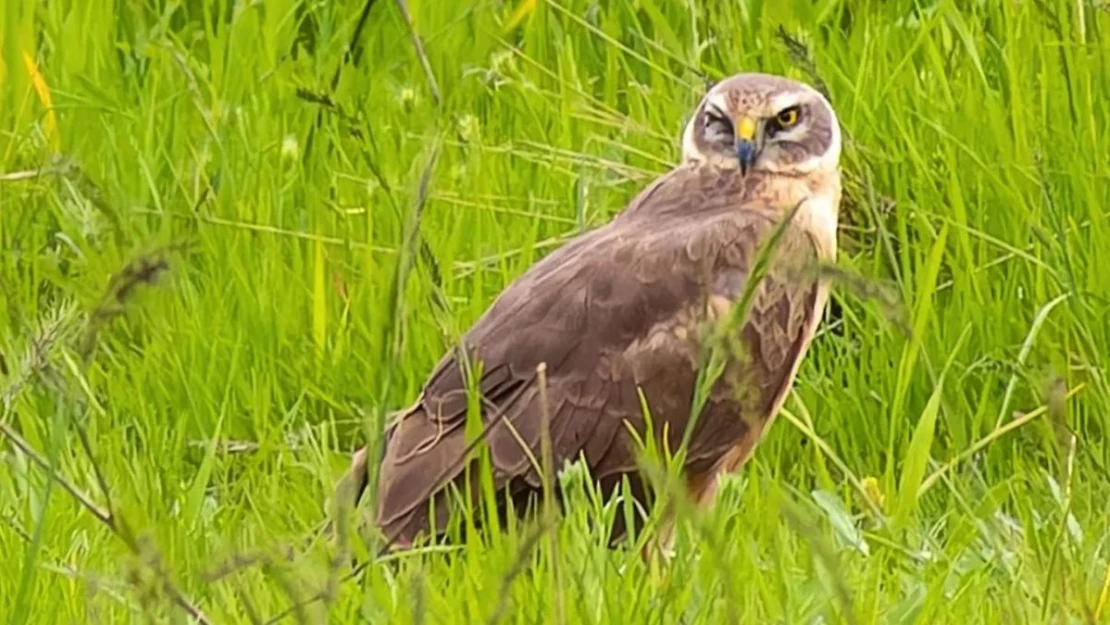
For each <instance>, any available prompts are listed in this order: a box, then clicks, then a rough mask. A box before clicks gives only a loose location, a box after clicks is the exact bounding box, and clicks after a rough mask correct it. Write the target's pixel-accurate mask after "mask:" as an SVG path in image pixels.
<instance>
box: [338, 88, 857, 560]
mask: <svg viewBox="0 0 1110 625" xmlns="http://www.w3.org/2000/svg"><path fill="white" fill-rule="evenodd" d="M840 143H841V139H840V129H839V126H838V122H837V119H836V115H835V113H834V112H833V110H832V107H831V106H830V105H829V102H828V101H827V100H826V99H825V98H824V97H823V96H822V95H821V94H820V93H818V92H817V91H816V90H814V89H812V88H810V87H809V86H806V85H803V84H801V83H798V82H794V81H792V80H788V79H786V78H782V77H778V76H771V75H766V74H738V75H735V76H733V77H731V78H729V79H727V80H724V81H722V82H720V83H717V84H716V85H715V86H714V87H713V88H712V89H711V90H710V92H709V93H708V94H706V96H705V98H704V99H703V100H702V102H701V103H700V105H699V106H698V108H697V110H696V112H695V114H694V116H693V118H692V119H691V120H690V122H689V123H688V124H687V126H686V129H685V132H684V136H683V142H682V147H683V162H682V164H681V165H679V166H677V167H675V168H674V169H673V170H671V171H670V172H668V173H666V174H664V175H663V176H661V177H660V178H659V179H657V180H656V181H655V182H653V183H652V184H651V185H650V186H648V187H647V188H646V189H645V190H643V191H642V192H641V193H640V194H639V196H637V197H636V198H635V199H634V200H633V201H632V203H631V204H630V205H629V206H628V207H627V208H626V209H625V210H624V211H623V212H621V213H620V214H619V215H618V216H617V217H616V218H614V219H613V220H612V221H611V222H610V223H609V224H607V225H605V226H603V227H601V228H598V229H596V230H593V231H591V232H588V233H585V234H583V235H581V236H580V237H578V238H577V239H575V240H573V241H572V242H570V243H568V244H567V245H565V246H563V247H561V248H559V249H558V250H556V251H554V252H553V253H551V254H550V255H548V256H547V257H545V258H544V259H543V260H541V261H540V262H538V263H537V264H535V265H534V266H532V267H531V268H530V269H529V270H528V271H527V272H525V273H524V274H523V275H522V276H520V277H519V278H518V279H517V280H516V281H515V282H513V283H512V284H511V285H509V287H508V288H506V289H505V291H504V292H503V293H501V295H500V296H499V297H498V298H497V299H496V301H495V302H494V303H493V305H492V306H491V307H490V308H489V309H488V310H487V311H486V312H485V314H484V315H483V316H482V317H481V318H480V319H479V320H478V321H477V322H476V323H475V325H474V326H473V327H472V328H471V329H470V330H469V331H468V332H467V333H466V334H465V336H464V337H463V342H462V344H463V345H465V346H466V353H467V354H466V358H463V357H462V356H463V355H462V354H460V352H459V350H458V349H456V350H452V351H451V352H450V353H448V354H447V355H446V356H445V357H444V358H443V359H442V360H441V361H440V363H439V364H438V366H437V367H436V368H435V370H434V371H433V372H432V374H431V376H430V377H429V378H428V380H427V382H426V384H425V385H424V389H423V392H422V393H421V395H420V397H419V399H418V400H417V401H416V403H415V404H414V405H412V406H411V407H409V408H407V409H406V410H404V411H402V412H401V413H400V414H399V415H398V417H397V418H396V419H395V420H394V421H393V422H392V423H390V425H389V427H388V429H387V431H386V442H385V453H384V457H383V459H382V461H381V465H380V469H379V471H378V473H379V480H378V500H377V524H378V527H379V528H380V529H381V530H382V532H383V533H384V534H385V535H386V536H387V537H389V538H390V539H392V540H393V541H394V543H395V544H398V545H401V546H407V545H411V544H412V542H413V541H414V540H415V539H416V538H417V537H418V536H420V535H428V534H431V535H435V534H437V533H439V532H441V531H443V530H444V525H445V522H446V520H447V511H448V509H449V504H450V502H451V501H450V498H449V496H448V494H447V492H448V491H447V489H445V486H447V485H449V484H451V483H454V484H456V485H461V484H460V482H461V481H462V479H463V475H464V468H465V467H466V466H467V464H468V463H473V462H475V461H474V460H472V459H471V457H470V456H466V457H465V458H464V452H465V451H466V449H467V446H468V441H467V438H466V435H465V434H464V430H465V427H464V425H465V421H466V412H467V390H466V389H467V384H466V374H465V373H464V371H463V369H464V367H463V364H462V361H463V360H468V361H469V366H470V367H472V368H474V370H477V367H478V363H479V361H480V363H481V364H480V367H481V375H480V378H479V379H478V380H477V381H476V387H477V388H478V390H480V392H481V406H482V408H481V413H482V421H483V423H484V425H485V428H486V435H485V441H486V443H487V444H488V446H489V450H490V457H491V459H492V466H493V470H494V475H493V480H494V484H495V486H496V487H498V488H499V489H504V490H500V492H502V493H503V494H506V493H507V495H508V496H509V497H512V498H514V499H517V500H520V499H521V498H523V497H526V496H528V495H530V494H534V493H535V492H536V491H537V490H538V489H540V488H541V479H540V472H539V471H538V470H537V467H536V465H535V462H534V461H535V459H538V458H540V445H541V424H542V423H544V422H545V419H546V422H547V423H549V427H550V431H551V438H550V441H551V451H552V452H553V458H554V460H555V463H556V467H559V466H561V465H562V464H563V463H564V461H574V460H578V459H584V460H585V463H586V465H587V466H588V468H589V470H590V472H591V474H592V476H593V478H594V479H595V480H596V481H597V482H598V483H599V484H600V485H601V487H602V488H603V490H604V492H606V493H608V492H611V490H612V489H613V488H614V487H615V486H616V485H617V484H618V483H619V482H620V480H621V478H622V477H628V478H629V479H630V481H631V483H632V484H633V485H634V487H635V488H636V490H637V492H638V493H641V494H643V495H644V496H645V497H647V496H648V493H647V489H646V487H645V485H644V484H645V482H644V480H642V479H641V478H640V476H639V472H638V466H637V463H636V452H635V443H634V437H633V435H632V434H631V433H630V432H629V427H628V426H631V429H633V430H635V431H636V432H637V433H638V434H640V435H643V433H644V431H645V423H644V416H643V410H642V406H641V398H640V395H639V393H640V392H642V393H643V396H644V398H645V399H646V403H647V407H648V410H649V411H650V414H651V418H652V421H653V424H654V428H653V431H654V432H655V433H656V436H657V438H658V437H662V436H664V435H663V434H662V433H663V432H666V433H667V434H666V436H667V437H668V438H669V440H668V441H667V444H669V446H670V448H671V449H672V450H673V449H676V448H677V447H678V444H679V442H680V441H681V440H682V438H683V435H684V432H685V429H686V428H685V426H686V425H687V423H688V422H689V419H690V416H691V407H692V404H693V396H694V389H695V384H696V379H697V365H698V363H699V361H700V360H699V359H700V358H701V356H702V355H704V354H703V350H705V349H707V347H708V343H707V341H706V340H705V337H706V333H705V328H706V327H707V326H706V324H707V322H711V321H712V320H714V319H720V318H721V317H722V315H724V314H725V313H726V312H727V311H729V310H730V309H731V307H732V306H733V305H734V304H735V303H736V302H737V301H738V299H739V298H740V295H741V293H743V292H744V289H745V285H746V284H747V279H748V277H749V272H750V271H751V269H752V263H753V260H754V259H755V257H756V255H757V253H758V250H759V248H760V246H761V245H763V244H764V243H765V241H766V240H767V238H768V237H769V236H770V235H771V233H772V232H773V231H774V230H775V228H776V226H777V225H778V224H779V223H780V222H781V221H782V220H783V219H784V217H786V216H787V214H788V213H791V212H792V211H793V209H795V208H796V209H797V210H796V211H794V212H793V218H792V219H791V221H790V223H789V224H788V225H787V226H786V227H785V228H784V229H783V232H782V236H781V239H780V241H779V243H778V244H777V246H776V247H775V252H774V254H773V256H772V258H773V262H772V263H771V264H770V267H769V269H768V271H767V274H766V275H765V277H764V278H763V280H762V281H760V282H759V283H758V286H757V287H756V288H755V290H754V297H753V299H752V300H751V305H750V309H749V312H748V315H747V317H746V319H745V320H744V321H743V324H742V325H741V326H740V327H739V328H737V331H736V333H735V334H736V336H735V337H734V338H739V344H740V346H741V347H742V350H743V351H742V357H739V358H734V359H732V360H731V361H730V362H729V363H728V366H727V368H726V370H725V374H724V375H722V376H721V377H720V378H719V380H718V381H717V383H716V384H715V386H714V387H713V388H712V392H711V393H710V397H709V400H708V402H707V404H706V405H705V407H704V409H703V411H702V413H701V414H700V415H699V416H698V417H697V421H696V425H695V428H694V431H693V433H692V435H691V437H690V439H689V446H688V447H687V455H686V461H685V466H684V471H685V476H686V480H687V486H688V488H689V492H690V494H691V495H692V496H693V497H694V498H695V500H696V501H698V502H700V503H701V504H703V505H704V504H707V503H709V502H710V501H712V499H713V497H714V495H715V493H716V489H717V480H718V476H720V475H721V474H723V473H726V472H732V471H736V470H738V469H739V468H740V467H741V466H742V465H743V464H744V462H745V461H746V460H747V459H748V457H749V456H750V455H751V453H752V451H753V449H754V448H755V446H756V444H757V443H758V441H759V440H760V437H761V435H762V433H763V432H764V431H765V430H766V428H767V427H768V426H769V425H770V424H771V422H772V421H773V420H774V418H775V415H776V414H777V412H778V411H779V409H780V407H781V406H782V403H783V401H784V400H785V398H786V396H787V394H788V392H789V391H790V389H791V387H792V385H793V382H794V377H795V374H796V372H797V370H798V366H799V363H800V362H801V361H802V358H803V357H804V355H805V353H806V350H807V348H808V346H809V344H810V341H811V339H812V337H813V335H814V332H815V329H816V327H817V324H818V321H819V319H820V317H821V315H822V312H823V310H824V306H825V303H826V300H827V297H828V285H827V283H826V282H825V281H824V280H823V279H821V278H819V277H818V275H817V274H816V273H815V272H812V271H810V272H806V271H804V270H803V271H796V270H797V269H804V268H805V267H806V266H807V265H808V266H812V265H813V264H814V263H816V262H817V261H828V260H832V259H834V258H835V255H836V228H837V218H838V207H839V203H840V176H839V172H838V167H839V157H840ZM734 342H735V341H734ZM541 363H542V364H543V365H544V367H545V368H546V370H545V376H546V385H545V389H544V392H543V393H542V394H543V395H545V396H546V408H545V406H544V405H543V402H541V388H540V385H539V384H538V378H537V368H538V367H539V366H540V365H541ZM545 409H546V411H547V413H546V417H545V414H544V410H545ZM664 424H665V425H664ZM660 442H662V441H660ZM366 463H367V449H366V448H365V447H364V448H362V449H360V450H359V451H358V452H357V453H356V455H355V457H354V460H353V462H352V467H351V470H350V473H349V474H348V476H347V477H346V479H345V481H346V488H349V489H352V490H347V491H344V492H347V493H348V494H350V493H351V492H353V493H354V496H355V499H356V501H357V500H358V498H360V497H361V495H362V493H363V492H364V490H365V489H366V487H367V485H368V484H367V470H366V469H367V466H366ZM430 503H434V504H435V507H434V509H435V510H436V515H435V516H436V518H435V519H431V518H429V517H430V515H429V504H430ZM622 531H623V530H622Z"/></svg>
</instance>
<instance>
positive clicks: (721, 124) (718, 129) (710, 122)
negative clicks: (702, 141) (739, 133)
mask: <svg viewBox="0 0 1110 625" xmlns="http://www.w3.org/2000/svg"><path fill="white" fill-rule="evenodd" d="M705 134H706V135H707V136H708V137H709V138H710V139H717V138H720V136H721V135H723V136H725V137H728V138H729V139H731V138H732V134H733V133H732V122H730V121H729V120H728V118H727V117H725V116H724V115H722V114H721V112H720V111H718V110H716V109H713V108H707V109H705Z"/></svg>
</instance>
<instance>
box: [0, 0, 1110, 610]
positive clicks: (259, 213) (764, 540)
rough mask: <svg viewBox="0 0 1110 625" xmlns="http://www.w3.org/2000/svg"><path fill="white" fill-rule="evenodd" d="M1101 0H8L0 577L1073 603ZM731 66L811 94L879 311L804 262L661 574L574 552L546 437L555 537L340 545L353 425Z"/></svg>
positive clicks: (290, 603)
mask: <svg viewBox="0 0 1110 625" xmlns="http://www.w3.org/2000/svg"><path fill="white" fill-rule="evenodd" d="M401 6H405V10H402V9H401ZM406 14H407V15H406ZM1108 29H1110V12H1108V6H1107V4H1106V3H1105V2H1100V1H1094V0H1042V1H1025V2H1020V1H1010V0H1006V1H997V2H991V1H982V0H969V1H961V2H956V1H944V0H941V1H922V2H894V1H885V2H878V1H873V2H872V1H865V0H852V1H847V0H813V1H804V0H790V1H776V2H770V1H766V2H760V1H758V0H752V1H747V2H735V3H732V2H719V3H717V2H706V3H695V2H692V1H680V0H636V1H633V2H627V3H626V2H617V1H615V0H611V1H596V0H540V1H535V2H529V1H523V2H519V3H518V2H511V3H510V2H495V1H478V2H474V3H465V2H464V3H457V4H456V3H448V2H433V1H429V0H409V2H408V3H407V5H406V4H405V3H401V4H398V3H396V2H394V1H393V0H380V1H378V2H376V3H372V5H371V8H370V9H369V11H368V12H366V9H365V7H364V5H363V3H362V2H361V1H358V2H355V1H337V2H309V1H306V0H266V1H263V2H233V1H231V0H217V1H215V2H205V1H202V0H182V1H177V2H168V1H162V0H136V1H131V0H127V1H124V0H118V1H116V2H89V1H77V0H70V1H58V2H50V3H44V2H37V1H34V0H10V1H8V2H5V3H4V4H3V7H2V8H0V38H2V39H0V41H2V46H0V56H2V62H0V86H2V89H0V129H2V131H0V245H2V248H0V249H2V255H0V393H2V400H3V404H2V411H3V412H2V417H0V424H2V427H3V429H4V434H5V436H4V441H3V443H2V445H0V554H3V555H2V556H0V558H2V560H3V572H2V573H0V614H2V615H3V616H4V617H6V619H7V622H9V623H117V622H157V623H182V622H189V618H190V616H189V614H190V612H193V615H194V617H195V616H196V615H197V613H198V612H201V613H203V616H202V617H201V618H203V619H206V620H207V622H211V623H248V622H255V623H259V622H275V620H274V619H278V618H280V619H281V622H290V623H298V622H299V623H317V622H320V623H322V622H352V623H353V622H375V623H376V622H382V623H430V624H439V623H498V622H499V623H599V624H600V623H605V624H609V623H613V624H616V623H637V624H639V623H662V624H668V625H669V624H672V623H685V624H690V625H694V624H710V623H713V624H716V623H727V622H738V623H806V624H817V623H861V624H862V623H892V624H893V623H899V624H900V623H1007V624H1010V623H1068V624H1070V623H1096V622H1110V597H1108V595H1110V568H1108V567H1110V540H1108V538H1110V533H1108V530H1110V528H1108V525H1110V475H1108V473H1107V467H1108V466H1110V445H1108V444H1107V442H1106V434H1107V429H1108V426H1110V381H1108V380H1107V377H1106V376H1107V369H1106V367H1107V364H1108V362H1110V271H1108V269H1107V268H1108V265H1107V259H1106V254H1107V251H1108V250H1110V220H1108V215H1110V213H1108V210H1110V209H1108V206H1110V202H1108V199H1110V134H1108V133H1107V132H1106V130H1107V128H1108V122H1110V97H1108V96H1110V45H1108V43H1107V37H1108V35H1107V32H1108ZM415 38H418V39H419V41H420V43H421V46H420V47H419V48H418V47H417V46H416V45H414V43H415V41H416V39H415ZM352 41H353V42H354V45H353V46H351V45H350V44H351V42H352ZM738 71H765V72H772V73H781V74H786V75H789V76H792V77H795V78H799V79H803V80H806V81H807V82H810V83H812V84H817V85H821V86H822V88H824V89H827V91H828V93H829V94H830V97H831V99H832V102H833V104H834V106H835V107H836V109H837V111H838V113H839V115H840V118H841V122H842V125H843V128H844V132H845V135H846V137H847V139H846V145H845V150H844V157H843V162H842V164H843V171H844V176H845V181H846V182H845V186H846V190H845V203H844V206H843V212H842V219H843V221H844V225H843V227H842V231H841V246H842V249H843V253H842V256H841V262H842V264H843V266H844V268H845V269H846V270H848V271H851V272H853V273H856V274H860V275H861V276H863V277H864V278H866V281H865V283H866V284H868V285H872V286H873V285H875V284H880V285H885V286H886V287H887V291H888V292H890V293H894V294H896V295H897V300H898V301H900V302H901V304H892V303H889V302H884V301H883V300H882V299H877V298H875V297H868V296H866V295H867V294H866V293H865V292H864V291H865V290H864V289H859V288H856V289H851V288H846V284H845V285H844V286H845V288H839V289H838V290H837V291H836V292H835V293H834V309H835V310H834V311H833V314H831V315H830V316H829V317H828V323H827V324H826V325H825V326H824V328H823V330H822V333H821V335H820V337H819V338H818V339H817V341H816V343H815V344H814V347H813V349H812V350H811V352H810V358H809V359H808V360H807V361H806V363H805V365H804V366H803V367H802V370H801V372H800V377H799V382H798V385H797V389H796V392H795V393H794V396H792V397H791V399H790V400H789V401H788V402H787V405H786V408H787V412H786V414H785V415H784V416H783V418H781V419H780V420H779V421H778V422H777V423H776V425H775V427H774V428H773V429H772V430H771V432H770V433H769V435H768V437H767V439H766V441H765V443H764V444H763V445H762V446H761V448H760V449H759V451H758V452H757V454H756V456H755V458H754V460H753V462H752V463H751V464H749V466H748V468H747V469H746V470H745V472H744V473H743V475H742V476H740V477H738V478H737V479H735V480H732V481H731V482H730V483H729V487H728V488H727V489H726V490H725V492H724V494H723V496H722V499H721V500H720V505H718V506H717V507H716V508H714V509H713V510H712V511H710V512H709V513H708V514H705V515H698V516H691V517H689V519H688V521H687V522H685V523H683V524H682V525H680V531H679V535H678V542H677V545H676V550H677V555H676V557H675V559H674V561H673V562H672V563H671V565H670V567H669V568H668V569H666V570H656V571H653V570H651V569H649V568H647V567H645V565H644V564H642V563H641V561H640V560H639V555H638V552H637V550H636V549H635V548H629V549H624V550H617V551H609V550H606V549H605V548H604V547H602V546H601V545H602V542H603V539H604V534H603V532H602V531H599V530H593V529H590V525H589V516H590V515H593V514H595V512H596V509H597V508H598V507H599V506H598V505H597V504H596V503H593V502H591V501H589V499H588V496H587V495H586V494H585V493H583V492H581V491H582V489H581V488H578V489H575V488H574V487H575V484H578V485H579V486H580V485H581V481H582V480H581V477H582V476H581V475H578V474H575V473H573V472H571V473H570V474H568V476H569V477H568V478H567V479H568V483H569V484H570V487H571V488H572V491H573V492H572V494H573V493H578V494H576V495H573V496H574V497H575V498H576V501H577V502H578V504H579V505H576V506H572V507H571V509H570V511H569V512H568V514H567V515H566V517H565V518H564V519H562V521H560V522H559V523H558V525H557V526H556V527H555V528H554V529H553V530H549V531H547V532H545V533H535V532H534V530H533V529H531V526H520V527H513V528H510V530H509V531H507V532H505V533H502V534H497V535H494V536H491V537H489V538H488V539H486V540H484V541H482V542H478V541H477V540H476V539H472V541H471V543H470V544H469V545H468V546H467V548H466V549H465V550H462V551H453V552H447V553H420V554H416V555H409V556H405V557H398V558H395V559H394V560H393V561H391V562H390V563H388V564H384V563H377V564H372V565H370V566H369V567H367V568H366V569H365V570H364V571H363V572H361V573H360V574H359V575H357V576H355V577H354V578H353V579H346V578H347V576H348V573H349V572H350V568H349V562H348V559H349V558H350V557H353V558H357V559H365V558H366V557H368V556H367V549H368V547H366V546H364V545H363V544H362V542H361V541H359V540H355V539H354V538H353V536H354V535H353V534H346V533H345V534H344V536H351V537H352V538H351V540H350V541H349V544H346V545H344V544H339V545H332V544H329V543H327V542H325V541H316V542H312V543H307V542H306V537H308V536H311V535H312V534H313V532H315V531H316V530H317V529H318V528H319V526H320V524H321V522H322V521H323V520H324V519H325V518H326V516H327V515H328V513H329V510H330V508H329V506H331V498H332V488H333V486H334V484H335V482H336V480H337V479H338V478H339V476H340V475H341V473H342V471H343V470H344V469H345V468H346V465H347V462H348V460H349V453H350V451H351V450H353V449H354V448H355V447H356V446H357V445H359V444H361V443H362V442H363V441H365V440H367V438H368V437H372V436H374V435H375V434H374V432H375V431H376V428H377V427H379V426H378V425H377V424H380V423H381V419H382V415H383V414H384V413H385V412H387V411H389V410H393V409H396V408H398V407H401V406H403V405H405V404H408V403H409V402H410V401H411V400H412V398H413V397H414V396H415V394H416V393H417V392H418V390H419V385H420V383H421V382H422V380H423V378H424V377H425V376H426V375H427V374H428V372H429V370H430V368H431V367H432V365H433V364H434V363H435V361H436V360H437V359H438V358H439V356H440V354H441V353H442V352H443V351H444V350H445V349H447V348H448V346H450V345H451V343H452V342H453V341H454V340H455V339H456V338H457V337H458V335H459V334H460V333H461V332H462V331H465V329H466V328H467V327H468V326H469V324H470V323H471V322H472V321H473V320H474V319H475V318H476V317H477V316H478V315H479V314H480V313H481V312H482V311H483V310H484V308H485V307H486V306H487V305H488V304H489V302H490V301H491V300H492V298H493V297H494V296H495V295H496V294H497V293H498V291H499V290H500V289H501V288H503V287H504V286H505V285H506V284H507V283H508V282H509V281H510V280H512V279H513V277H514V276H516V275H519V274H520V273H521V272H522V271H523V270H524V269H525V268H526V267H527V266H528V265H530V264H531V263H533V262H534V261H535V260H537V259H538V258H540V257H542V256H543V255H544V254H546V253H547V252H549V251H550V250H551V249H552V248H553V247H554V246H556V245H558V244H559V243H561V242H562V241H564V240H566V239H567V238H569V237H572V236H574V234H575V233H577V232H579V231H581V230H582V229H584V228H589V227H593V226H596V225H598V224H601V223H604V222H605V221H606V220H607V219H609V218H610V217H611V216H612V215H613V214H615V213H616V212H617V211H619V210H620V209H621V208H622V207H623V205H624V204H625V202H627V201H628V200H629V199H630V198H631V196H632V195H633V194H635V193H636V192H637V191H638V190H639V189H640V188H642V187H643V186H644V185H645V184H647V183H648V182H649V181H650V180H651V179H652V178H653V177H654V176H656V175H658V174H659V173H661V172H663V171H665V170H666V169H667V168H668V167H670V166H671V165H672V164H674V163H675V162H676V160H677V158H678V137H679V135H680V132H681V129H682V126H683V124H684V123H685V121H686V117H687V115H689V114H690V112H691V111H692V109H693V107H694V106H695V105H696V103H697V101H698V99H699V98H700V96H701V95H702V94H703V93H704V90H705V88H706V84H707V81H710V80H715V79H720V78H722V77H724V76H727V75H729V74H731V73H734V72H738ZM1100 259H1102V260H1100ZM900 320H901V321H900ZM901 322H904V323H901ZM903 325H908V326H909V328H910V329H912V333H907V332H905V331H904V330H902V329H901V327H902V326H903ZM51 475H54V476H56V477H57V479H50V476H51ZM576 477H577V478H578V479H577V481H576V479H575V478H576ZM79 497H85V498H86V499H87V503H88V504H89V506H83V505H82V504H81V503H80V501H79ZM610 513H611V511H610ZM98 515H99V518H98ZM348 521H349V519H348ZM537 537H538V538H537ZM344 547H345V548H346V549H349V552H346V551H344ZM337 554H338V556H337ZM342 556H348V557H342ZM291 608H292V609H291Z"/></svg>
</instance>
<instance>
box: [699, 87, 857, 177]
mask: <svg viewBox="0 0 1110 625" xmlns="http://www.w3.org/2000/svg"><path fill="white" fill-rule="evenodd" d="M682 159H683V161H685V162H692V161H699V162H706V163H712V164H715V165H718V166H721V167H727V168H739V169H740V170H741V172H742V173H744V174H747V173H749V172H768V173H776V174H782V175H787V176H805V175H808V174H811V173H814V172H820V171H829V172H831V171H834V170H835V169H836V168H837V166H838V164H839V161H840V125H839V123H838V122H837V119H836V113H835V112H834V111H833V109H832V106H831V105H830V104H829V101H828V100H826V99H825V97H824V96H823V95H821V93H820V92H818V91H817V90H816V89H814V88H812V87H810V86H808V85H805V84H802V83H800V82H797V81H794V80H790V79H788V78H783V77H781V76H773V75H770V74H736V75H734V76H731V77H729V78H726V79H725V80H722V81H721V82H718V83H717V84H715V85H714V86H713V88H712V89H710V90H709V93H707V94H705V97H704V98H702V101H701V103H700V104H699V105H698V108H697V111H696V112H695V113H694V117H693V118H692V119H691V120H690V121H689V122H688V123H687V124H686V130H685V132H684V133H683V137H682Z"/></svg>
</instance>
